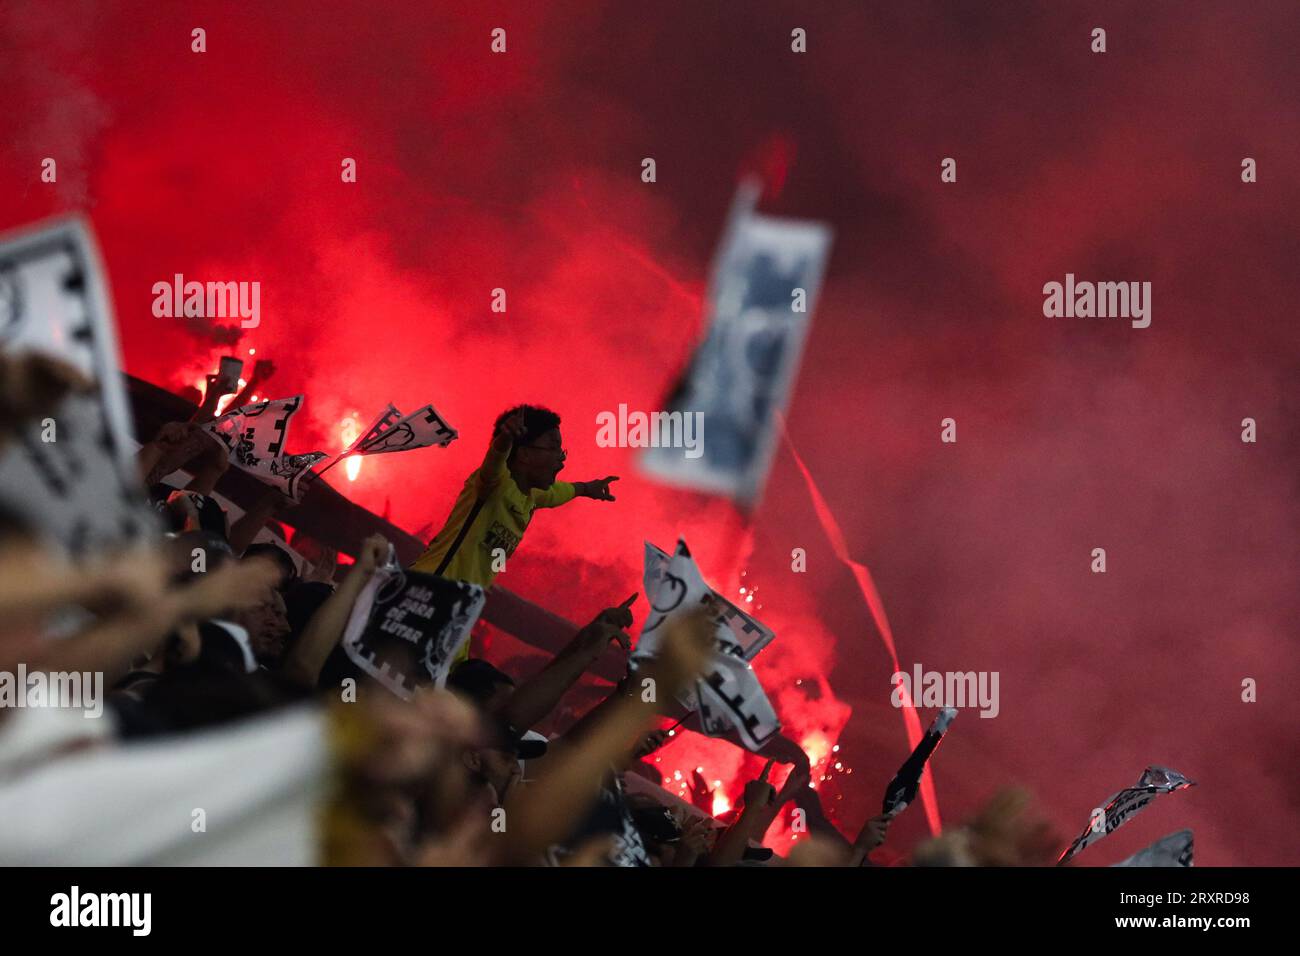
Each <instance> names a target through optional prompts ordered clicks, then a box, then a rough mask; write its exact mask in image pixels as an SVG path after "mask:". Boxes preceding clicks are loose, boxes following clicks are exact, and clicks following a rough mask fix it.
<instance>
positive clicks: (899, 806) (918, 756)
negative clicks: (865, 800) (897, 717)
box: [882, 707, 957, 817]
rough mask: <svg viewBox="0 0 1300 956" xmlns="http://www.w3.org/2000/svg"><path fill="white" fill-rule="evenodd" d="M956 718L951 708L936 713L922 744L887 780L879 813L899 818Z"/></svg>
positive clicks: (918, 788)
mask: <svg viewBox="0 0 1300 956" xmlns="http://www.w3.org/2000/svg"><path fill="white" fill-rule="evenodd" d="M956 716H957V711H956V709H954V708H952V707H945V708H944V709H943V710H941V711H939V716H938V717H936V718H934V722H933V723H931V724H930V729H929V730H927V731H926V732H925V736H924V737H922V738H921V742H920V743H918V744H917V745H916V747H915V748H913V750H912V754H911V756H909V757H908V758H907V760H905V761H904V762H903V765H902V766H901V767H899V768H898V773H896V774H894V779H892V780H890V781H889V786H887V787H885V799H884V802H883V804H882V812H884V813H886V814H889V815H890V816H891V817H894V816H898V814H900V813H902V812H903V810H904V809H905V808H906V807H907V805H908V804H909V803H911V802H912V801H913V800H915V799H916V794H917V791H918V790H920V789H921V774H922V773H923V772H924V770H925V767H926V764H927V763H928V762H929V760H930V757H931V756H932V755H933V754H934V751H935V749H936V748H937V747H938V746H939V742H940V741H941V740H943V736H944V734H946V733H947V732H948V726H949V725H950V724H951V723H952V721H953V718H954V717H956Z"/></svg>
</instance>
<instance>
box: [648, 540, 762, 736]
mask: <svg viewBox="0 0 1300 956" xmlns="http://www.w3.org/2000/svg"><path fill="white" fill-rule="evenodd" d="M663 556H665V555H664V552H662V551H660V550H659V549H658V548H655V547H654V545H652V544H650V543H649V542H647V543H646V568H645V576H644V580H643V584H644V587H645V593H646V595H647V596H648V597H650V607H651V611H650V616H649V617H647V618H646V621H645V624H644V625H643V626H642V628H641V636H640V637H639V638H638V640H637V645H636V649H635V650H634V651H633V655H632V661H633V663H634V664H636V663H639V662H640V661H643V660H646V659H648V658H652V657H654V656H656V655H657V654H658V652H659V647H660V643H661V641H662V635H663V633H664V631H665V630H666V627H665V626H664V625H665V622H667V621H669V620H673V619H676V618H679V617H680V616H682V615H683V614H687V613H689V612H690V611H691V610H692V609H694V608H697V607H699V606H701V605H704V606H706V607H708V608H709V609H710V611H712V612H715V613H716V615H717V616H716V619H715V624H716V630H715V632H714V652H713V658H712V660H711V661H710V663H709V666H708V667H707V668H706V670H705V672H704V674H703V675H702V676H701V677H700V678H699V679H698V680H697V681H696V682H695V684H694V686H693V687H692V688H688V689H687V690H685V691H683V692H682V693H681V694H679V695H678V701H679V702H680V703H681V704H682V706H683V707H685V708H686V709H687V710H692V711H695V712H696V715H697V717H698V719H699V724H700V729H701V730H702V732H703V733H705V734H707V735H708V736H710V737H722V736H726V735H727V734H728V733H730V732H732V731H734V732H735V733H736V734H737V735H738V737H739V739H740V741H741V742H742V743H743V744H744V745H745V747H746V749H748V750H753V751H757V750H761V749H762V748H763V746H764V745H765V744H767V743H768V742H769V741H770V740H771V739H772V738H774V737H775V736H776V735H777V734H778V733H779V732H780V730H781V722H780V721H779V720H778V719H777V716H776V710H775V709H774V708H773V707H772V703H771V701H769V700H768V697H767V694H766V693H765V692H764V691H763V685H762V684H761V683H759V680H758V675H756V674H755V673H754V670H753V668H752V667H751V666H750V664H749V661H750V660H752V659H753V656H754V655H757V654H758V652H759V651H760V650H762V649H763V647H765V646H767V644H768V643H769V642H770V641H771V640H772V637H774V636H775V635H774V634H772V632H771V631H770V629H768V628H766V627H764V626H763V625H762V624H760V623H759V622H758V621H756V620H754V619H753V618H752V617H749V615H746V614H744V612H742V611H740V610H739V608H736V607H735V605H732V604H731V603H730V602H729V601H726V600H725V599H723V598H721V597H720V595H718V594H717V592H716V591H714V590H713V589H712V588H710V587H709V586H708V584H707V583H705V581H704V578H703V576H702V575H701V574H700V569H699V568H698V567H697V566H696V564H695V561H694V559H692V557H691V553H690V550H689V549H688V548H687V546H686V542H685V541H681V540H679V541H678V542H677V550H676V551H675V552H674V553H673V554H672V556H671V557H669V559H668V561H667V563H666V564H665V563H663V562H662V557H663ZM733 612H734V613H733ZM747 654H748V656H746V655H747Z"/></svg>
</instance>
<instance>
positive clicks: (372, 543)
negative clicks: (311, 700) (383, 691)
mask: <svg viewBox="0 0 1300 956" xmlns="http://www.w3.org/2000/svg"><path fill="white" fill-rule="evenodd" d="M388 549H389V544H388V541H387V540H385V539H384V538H383V536H381V535H377V534H374V535H371V536H370V537H368V538H366V540H365V541H364V542H362V544H361V550H360V551H359V552H357V560H356V563H355V564H353V565H352V567H351V569H350V570H349V571H348V573H347V576H346V577H344V579H343V583H342V584H340V585H339V586H338V589H337V590H336V591H335V592H334V593H333V594H332V595H330V596H329V597H328V598H327V599H326V601H325V603H324V604H322V605H321V606H320V608H319V609H317V611H316V613H315V614H313V615H312V616H311V620H310V621H308V622H307V626H306V628H304V629H303V632H302V634H301V635H300V636H299V637H298V640H297V641H296V642H294V645H293V647H291V648H290V649H289V652H288V653H287V654H286V655H285V659H284V663H283V664H281V666H280V672H281V673H282V674H283V675H284V676H285V677H287V678H288V679H289V680H292V681H295V682H296V683H299V684H304V685H306V686H307V687H315V686H316V681H317V680H319V679H320V672H321V669H322V668H323V667H324V666H325V661H326V660H327V659H328V658H329V656H330V652H331V651H333V650H334V648H335V647H337V646H338V643H339V641H340V640H341V639H342V638H343V629H344V628H345V627H347V623H348V618H349V616H350V615H351V614H352V606H353V605H354V604H356V603H357V597H358V596H359V595H360V594H361V589H362V588H364V587H365V586H366V583H367V582H368V581H369V580H370V579H371V577H373V576H374V573H375V571H376V569H378V567H379V566H380V564H382V563H383V561H384V560H385V559H386V557H387V555H388Z"/></svg>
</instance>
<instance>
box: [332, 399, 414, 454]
mask: <svg viewBox="0 0 1300 956" xmlns="http://www.w3.org/2000/svg"><path fill="white" fill-rule="evenodd" d="M401 420H402V413H401V412H399V411H398V410H397V406H396V405H394V404H393V403H392V402H389V403H388V404H387V405H386V406H385V407H384V410H383V411H381V412H380V413H379V414H378V415H376V416H375V420H374V421H372V422H371V423H370V425H369V426H368V427H367V428H366V430H365V431H363V432H362V433H361V434H360V435H358V436H357V440H356V441H354V442H353V443H352V444H351V445H348V447H347V448H345V449H343V451H342V453H341V454H340V455H339V457H340V458H342V457H343V456H344V455H351V454H353V453H354V452H355V451H356V450H357V447H358V446H359V445H361V444H363V443H364V442H368V441H370V440H371V439H372V438H375V437H377V436H378V435H379V434H380V433H381V432H385V431H387V430H388V429H390V428H392V427H393V426H394V425H395V424H397V423H398V422H399V421H401Z"/></svg>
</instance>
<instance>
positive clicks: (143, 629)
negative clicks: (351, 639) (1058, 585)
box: [0, 358, 1058, 867]
mask: <svg viewBox="0 0 1300 956" xmlns="http://www.w3.org/2000/svg"><path fill="white" fill-rule="evenodd" d="M0 361H3V368H0V429H8V430H7V431H3V430H0V447H2V446H3V444H4V443H6V442H8V441H11V440H14V437H15V430H16V429H17V428H18V427H20V426H21V425H22V424H23V423H25V422H29V421H32V420H33V419H36V420H39V418H40V417H42V416H44V415H46V414H47V413H48V410H49V409H50V408H52V407H53V406H54V405H55V404H56V403H57V402H58V400H59V398H60V396H61V395H62V394H64V393H65V392H66V391H67V390H68V389H76V388H85V387H87V383H85V382H82V381H80V380H79V379H78V377H77V376H76V375H75V373H73V372H71V371H70V370H68V369H67V368H65V367H62V366H60V365H59V364H58V363H54V362H51V361H47V360H43V359H12V358H9V359H0ZM261 371H262V374H263V375H266V374H269V372H270V371H271V370H270V369H269V367H266V368H263V369H262V370H261ZM216 391H217V390H215V389H210V390H209V395H208V396H206V397H205V401H204V403H203V404H202V405H201V406H200V409H199V411H198V413H197V414H196V415H195V418H194V419H192V420H190V421H187V422H174V423H170V424H167V425H165V426H163V427H162V428H161V429H160V430H159V431H158V433H157V434H156V435H154V436H153V437H152V439H151V440H150V441H148V442H147V443H145V444H144V445H143V446H142V447H141V448H140V450H139V455H138V465H139V470H140V476H141V479H142V481H143V485H144V487H145V488H147V489H148V494H149V496H150V500H151V502H152V503H153V504H154V506H155V507H156V508H157V510H158V512H159V514H160V518H161V521H160V526H161V527H162V528H164V529H165V531H164V533H163V534H161V535H160V537H159V539H158V540H157V541H155V542H153V543H152V544H151V545H149V546H148V547H135V548H133V549H132V550H131V551H129V552H125V553H116V554H112V555H104V556H100V557H96V558H91V559H81V560H78V561H75V562H74V561H72V560H71V559H69V558H67V557H65V556H62V555H61V554H60V553H58V552H57V551H56V550H55V549H53V548H51V547H49V546H48V545H47V544H46V543H45V542H44V541H43V540H42V539H41V537H40V536H39V535H38V534H37V533H36V530H35V529H34V528H32V527H31V526H30V524H29V523H28V521H27V520H26V519H25V517H24V516H23V514H22V513H21V511H20V510H19V509H18V508H17V507H15V506H14V504H13V503H12V502H11V503H8V504H7V505H0V620H3V627H0V672H4V673H9V674H13V673H16V672H17V671H18V669H19V667H20V666H21V667H23V668H25V670H26V671H27V672H28V673H32V672H45V673H76V674H102V675H103V687H104V692H105V706H104V713H103V717H102V718H101V719H99V720H87V719H85V717H84V715H83V714H80V713H75V712H70V711H68V710H66V709H62V710H60V709H52V708H46V709H42V708H22V707H5V708H0V862H7V863H74V864H75V863H100V864H137V863H160V862H187V863H213V862H222V863H253V864H272V865H275V864H286V863H305V864H310V863H324V864H365V865H398V866H401V865H433V866H446V865H451V866H458V865H611V864H612V865H650V866H681V867H688V866H736V865H778V864H794V865H818V866H857V865H871V864H872V861H871V859H870V858H869V854H870V853H872V852H873V851H874V850H875V849H876V848H877V847H879V846H880V845H881V844H882V843H883V842H884V840H885V838H886V835H887V831H888V827H889V822H890V821H889V819H888V818H887V817H884V816H878V817H875V818H873V819H871V820H868V821H867V822H866V824H865V825H864V826H863V827H862V830H861V832H860V833H859V834H858V835H857V837H856V839H853V840H849V839H847V838H845V837H844V836H842V835H841V834H840V833H839V832H838V830H837V829H836V828H835V827H834V826H833V825H831V824H830V823H829V822H828V821H827V820H826V818H825V816H824V815H823V813H822V809H821V806H820V804H819V801H818V796H817V793H816V791H815V790H814V789H813V788H812V787H810V786H809V779H810V768H809V764H808V760H807V758H806V757H805V756H804V755H803V754H802V752H801V751H797V750H796V751H795V752H793V753H792V752H789V751H786V752H783V753H782V754H781V755H780V756H779V757H778V759H783V760H784V762H786V763H789V764H790V770H789V772H788V774H787V775H786V777H785V778H784V781H783V783H782V785H781V786H780V788H779V789H778V788H777V787H775V786H773V785H772V784H771V783H769V782H768V781H767V776H768V773H769V770H770V769H771V767H772V763H771V762H769V764H768V767H767V768H766V769H765V770H764V772H763V773H762V774H761V775H760V777H759V778H758V779H755V780H751V781H749V782H748V783H746V784H745V786H744V795H743V800H742V801H741V804H740V808H739V810H738V811H736V812H734V813H732V814H731V815H730V816H729V817H727V818H726V819H723V820H718V819H715V818H713V816H712V815H711V814H710V813H709V812H708V811H707V810H706V809H704V808H703V807H701V806H694V805H692V804H691V803H689V802H685V801H681V800H678V799H677V798H676V797H673V796H670V795H669V794H668V793H667V792H666V791H663V790H662V789H661V788H658V787H656V786H654V785H653V783H652V782H651V783H649V784H647V783H646V778H647V777H650V778H653V777H654V776H656V775H655V774H654V773H653V772H646V767H647V764H645V763H644V761H645V758H647V756H648V755H649V754H651V753H652V752H653V751H654V750H655V749H657V748H658V747H660V746H662V745H663V744H664V742H665V740H666V739H667V731H666V730H665V729H664V728H666V727H667V726H668V725H669V723H670V722H671V717H670V716H668V715H666V712H665V711H664V710H663V708H664V707H665V703H664V702H671V701H672V700H673V699H674V697H675V695H676V693H677V692H678V691H680V690H681V689H682V688H684V687H686V686H687V685H688V684H689V683H690V682H691V681H693V680H694V679H695V678H697V677H698V676H699V675H700V673H701V672H702V670H703V668H704V667H705V664H706V660H707V657H708V654H709V651H710V648H711V646H712V638H711V633H710V626H709V622H708V621H707V620H704V619H701V618H695V619H688V620H686V621H685V622H682V623H679V624H677V625H675V626H674V627H673V628H671V630H670V632H669V633H668V634H667V635H666V637H665V639H664V643H663V650H662V653H660V654H659V655H658V656H657V657H656V658H655V659H654V660H652V661H649V662H646V663H645V664H644V665H643V666H642V667H641V668H640V669H639V671H637V673H636V679H635V681H632V680H625V681H624V682H623V683H622V684H620V685H618V686H617V687H616V688H615V689H614V690H613V691H612V692H611V693H609V694H608V696H607V697H605V699H603V700H601V701H599V702H598V703H596V704H595V705H594V706H592V707H591V708H590V709H589V710H588V711H587V712H586V713H585V714H582V715H581V716H579V717H577V719H576V720H574V721H572V722H571V725H570V726H566V727H559V728H557V729H558V731H559V732H557V733H552V734H551V736H550V739H549V740H548V739H546V738H543V737H542V736H541V735H539V734H537V733H530V731H531V730H533V728H536V727H538V726H539V725H542V724H543V723H544V722H546V721H547V720H548V718H551V720H550V726H552V727H554V726H555V723H556V720H555V718H556V715H559V714H561V713H567V711H562V710H561V709H560V705H561V701H562V699H564V698H565V695H566V694H567V693H569V692H570V691H571V690H572V689H573V688H574V687H575V685H577V684H578V682H579V681H580V679H581V678H582V677H583V675H584V674H585V673H587V672H588V671H589V669H590V668H591V667H592V666H593V664H594V662H595V661H596V660H597V658H599V657H600V656H601V655H602V654H603V653H605V652H606V651H607V650H609V649H610V648H615V649H616V652H626V650H627V649H628V648H629V647H630V644H631V638H630V636H629V634H628V631H627V629H628V628H629V627H630V626H631V624H632V614H631V611H630V610H629V609H628V608H627V607H626V606H623V607H615V608H608V609H605V610H602V611H600V613H598V614H596V615H595V617H594V618H593V619H592V621H591V622H590V623H589V624H587V625H586V626H584V627H582V628H581V629H580V630H579V631H578V632H577V633H576V634H575V635H574V636H573V638H572V640H571V641H570V643H569V644H568V646H566V647H565V648H564V649H563V650H562V651H560V653H558V654H557V655H555V657H554V658H553V659H551V660H550V661H549V662H548V663H547V664H546V666H545V667H543V668H542V669H541V670H540V671H539V672H538V673H536V674H535V675H533V676H531V677H530V678H529V679H527V680H520V681H516V680H514V679H512V678H511V677H510V676H509V675H507V674H506V673H504V672H503V671H501V670H499V669H498V668H497V667H495V666H493V665H492V664H491V663H489V662H488V661H486V660H482V659H477V658H471V659H469V660H468V661H465V662H463V663H461V664H459V665H458V666H457V667H456V668H455V669H454V670H453V671H452V673H451V676H450V678H449V680H448V685H447V688H446V689H444V690H439V689H434V688H428V689H425V690H422V691H420V692H419V693H417V694H416V695H415V698H414V699H413V700H411V701H404V700H401V699H399V698H398V697H396V696H394V695H393V694H391V693H389V692H388V691H387V690H385V689H383V688H382V687H380V686H378V685H375V684H371V683H368V682H367V681H366V680H365V678H364V675H361V674H360V673H359V672H358V671H356V669H355V668H354V667H351V665H350V662H349V661H348V659H347V655H346V654H345V652H344V651H343V649H342V646H341V641H342V636H343V631H344V628H345V625H346V623H347V621H348V619H349V616H350V614H351V612H352V608H353V605H354V603H355V602H356V600H357V598H358V595H359V594H360V593H361V591H362V588H363V587H364V586H365V584H366V583H367V581H368V580H369V579H370V578H371V576H372V575H374V573H375V572H376V569H377V568H378V567H379V566H380V565H381V564H382V563H383V561H384V560H385V557H386V555H387V552H388V543H387V542H386V541H385V540H384V539H383V538H382V537H380V536H372V537H370V538H368V539H367V540H365V541H364V542H361V543H360V545H359V547H358V548H357V551H356V554H355V561H354V562H353V563H351V564H350V565H342V564H340V563H339V562H338V561H337V560H336V555H335V554H333V553H332V552H330V551H328V550H327V549H324V548H321V547H319V546H317V547H315V548H313V549H311V550H308V548H307V546H306V544H301V543H300V542H297V541H296V539H295V547H294V549H293V550H294V551H295V552H298V551H301V552H302V553H303V554H306V555H308V556H309V557H310V558H311V560H309V561H306V562H303V561H301V555H299V560H297V561H295V559H294V556H293V555H291V554H290V551H289V550H287V549H286V548H285V547H282V546H281V544H280V543H278V542H280V541H282V539H283V532H282V530H281V531H280V532H279V534H278V535H277V534H272V533H270V531H271V529H277V528H278V525H277V522H276V516H277V515H278V514H280V512H281V511H282V510H283V509H284V507H285V506H287V505H290V504H292V503H291V502H289V501H287V499H285V498H284V497H283V496H282V495H280V494H279V493H278V492H274V491H272V490H269V489H268V492H267V493H266V494H265V495H264V496H263V497H262V499H260V500H259V501H257V502H256V503H253V504H251V506H250V507H249V508H248V509H247V510H246V511H244V512H243V513H242V514H239V515H238V516H237V518H236V519H235V520H231V519H230V516H229V514H228V512H227V511H226V510H224V509H223V507H222V505H221V504H220V503H219V502H218V498H217V496H215V494H214V493H215V489H216V485H217V482H218V480H219V479H220V478H221V476H222V473H223V472H224V471H225V470H226V468H227V467H228V463H227V454H226V451H225V449H224V448H223V447H222V446H221V445H220V444H219V443H217V442H216V441H214V440H213V439H211V438H210V437H209V436H208V435H207V434H206V433H205V431H204V429H203V428H202V422H203V421H204V420H208V419H210V418H211V417H212V416H213V415H214V414H215V412H216V408H217V406H216V401H215V397H214V394H213V393H214V392H216ZM177 475H184V476H185V480H184V482H182V483H177V482H176V481H175V476H177ZM168 476H171V479H172V482H173V483H174V484H180V485H182V486H178V487H173V484H168V483H167V482H165V481H164V479H165V478H168ZM286 521H287V522H288V523H290V524H291V523H292V515H291V512H289V513H288V514H287V517H286ZM196 556H201V560H198V561H196ZM348 678H351V679H352V680H354V681H356V686H355V692H354V693H353V694H351V695H348V694H347V693H341V692H340V688H341V687H342V686H346V685H347V684H348ZM647 678H648V679H651V680H653V681H654V686H655V687H656V694H655V695H654V697H655V699H656V701H657V702H652V701H647V700H645V699H644V696H645V695H643V694H642V693H641V689H642V687H644V686H645V685H644V684H643V683H642V682H643V681H644V680H645V679H647ZM786 758H788V759H786ZM633 778H636V779H635V780H634V779H633ZM705 806H707V804H705ZM787 808H789V809H790V810H795V809H797V810H800V811H802V813H801V814H800V817H801V819H802V820H804V821H806V825H807V829H808V836H807V838H806V839H801V840H799V841H797V843H795V844H794V846H793V849H792V850H791V851H790V852H789V854H788V855H787V856H785V857H782V856H778V855H775V854H773V853H772V852H771V851H770V850H768V849H765V848H764V847H763V846H762V841H763V837H764V834H765V833H767V832H768V830H769V828H770V827H771V826H772V823H773V821H774V820H775V819H776V816H777V814H779V813H781V812H782V811H783V810H786V809H787ZM1057 845H1058V844H1057V841H1056V839H1055V835H1054V834H1052V833H1051V832H1050V830H1049V829H1048V828H1047V827H1046V826H1045V825H1044V824H1043V823H1042V822H1041V821H1040V820H1038V819H1037V818H1036V817H1034V816H1033V814H1031V813H1029V812H1027V810H1026V800H1025V797H1024V796H1023V794H1020V793H1017V792H1007V793H1005V794H1002V795H1000V796H999V797H998V798H997V799H995V800H994V802H993V803H991V804H990V805H989V807H988V808H986V810H985V811H984V812H983V813H982V814H981V815H980V816H979V817H978V818H976V819H975V820H972V821H970V822H969V823H968V824H967V825H965V826H963V827H960V828H957V829H954V830H951V831H947V832H945V833H944V834H942V835H941V836H940V837H938V838H937V839H935V840H931V841H928V842H927V843H924V844H922V845H921V846H920V847H918V848H917V850H916V852H915V853H914V854H913V855H912V857H911V860H910V861H911V862H914V863H917V864H922V865H925V864H929V865H980V864H997V865H1023V864H1041V863H1047V862H1050V860H1051V857H1052V854H1053V852H1054V850H1055V849H1056V848H1057Z"/></svg>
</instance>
